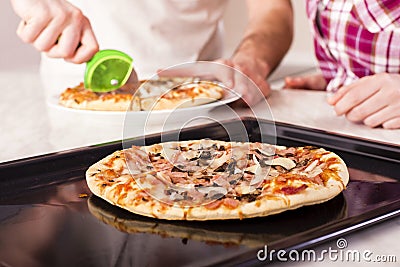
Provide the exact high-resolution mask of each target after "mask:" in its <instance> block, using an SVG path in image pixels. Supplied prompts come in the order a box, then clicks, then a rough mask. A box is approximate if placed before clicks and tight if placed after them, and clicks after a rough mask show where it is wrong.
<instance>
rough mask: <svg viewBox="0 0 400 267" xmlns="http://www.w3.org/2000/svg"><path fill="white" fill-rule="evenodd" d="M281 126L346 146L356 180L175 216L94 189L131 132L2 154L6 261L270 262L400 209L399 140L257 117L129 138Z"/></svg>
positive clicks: (0, 213)
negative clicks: (306, 195)
mask: <svg viewBox="0 0 400 267" xmlns="http://www.w3.org/2000/svg"><path fill="white" fill-rule="evenodd" d="M274 126H275V127H276V128H274ZM243 127H244V129H245V131H244V132H243ZM227 129H228V130H229V131H227ZM271 129H273V130H271ZM275 129H276V132H275ZM274 133H276V141H277V144H279V145H286V146H303V145H315V146H319V147H324V148H326V149H328V150H331V151H333V152H335V153H337V154H338V155H340V156H341V157H342V158H343V159H344V160H345V161H346V163H347V165H348V167H349V172H350V183H349V184H348V187H347V189H346V190H345V191H344V192H343V193H341V194H340V195H338V196H337V197H335V198H334V199H332V200H330V201H328V202H326V203H323V204H318V205H313V206H308V207H302V208H299V209H296V210H293V211H287V212H284V213H281V214H277V215H272V216H268V217H264V218H254V219H245V220H228V221H208V222H180V221H177V222H174V221H163V220H157V219H151V218H146V217H142V216H138V215H134V214H131V213H129V212H126V211H124V210H122V209H120V208H117V207H114V206H112V205H110V204H108V203H106V202H105V201H103V200H101V199H99V198H97V197H95V196H92V195H91V193H90V191H89V190H88V188H87V186H86V183H85V179H84V178H85V176H84V175H85V171H86V169H87V168H88V167H89V166H90V165H91V164H93V163H95V162H96V161H98V160H99V159H101V158H103V157H104V156H106V155H108V154H110V153H112V152H113V151H115V150H118V149H121V148H122V142H121V141H116V142H112V143H107V144H100V145H95V146H88V147H83V148H79V149H75V150H69V151H63V152H57V153H52V154H47V155H43V156H37V157H31V158H27V159H21V160H16V161H11V162H5V163H1V164H0V266H3V265H4V266H210V265H218V266H232V265H242V266H252V265H265V264H266V263H268V262H269V259H267V261H260V260H259V259H258V258H257V253H258V251H260V249H264V248H265V246H268V250H269V251H271V250H272V249H274V250H279V249H284V250H290V249H297V250H301V249H305V248H309V247H312V246H315V245H317V244H320V243H322V242H325V241H328V240H332V239H335V238H338V237H339V236H342V235H344V234H347V233H350V232H353V231H356V230H360V229H363V228H365V227H368V226H370V225H373V224H375V223H379V222H382V221H384V220H387V219H390V218H393V217H395V216H397V215H399V214H400V194H399V192H400V183H399V180H400V168H399V166H400V158H399V155H400V147H399V146H396V145H390V144H385V143H378V142H372V141H368V140H362V139H356V138H352V137H348V136H341V135H338V134H333V133H328V132H324V131H320V130H314V129H309V128H304V127H299V126H294V125H289V124H284V123H275V124H274V123H273V122H270V121H266V120H257V119H255V118H241V119H237V120H229V121H224V122H219V123H211V124H207V125H206V126H204V125H203V126H195V127H190V128H184V129H181V130H180V131H172V132H168V133H164V134H162V135H161V134H155V135H150V136H146V137H140V138H133V139H130V140H127V141H126V142H125V145H126V144H127V145H130V144H144V143H145V144H152V143H156V142H160V141H168V140H176V139H177V138H179V140H189V139H199V138H212V139H219V140H228V139H229V140H231V141H247V140H249V141H261V140H273V139H274V137H273V135H274Z"/></svg>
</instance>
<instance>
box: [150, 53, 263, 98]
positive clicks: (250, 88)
mask: <svg viewBox="0 0 400 267" xmlns="http://www.w3.org/2000/svg"><path fill="white" fill-rule="evenodd" d="M249 61H250V60H249ZM253 64H254V62H252V63H251V64H245V63H240V61H235V60H234V59H219V60H216V61H211V62H204V61H200V62H194V63H188V64H183V65H179V66H176V67H173V68H168V69H164V70H160V71H159V72H158V75H159V76H160V77H200V78H202V79H209V80H218V81H219V82H221V83H222V84H224V85H225V86H226V87H227V88H229V89H233V90H234V91H236V92H237V93H238V94H240V95H241V96H242V99H243V100H244V101H245V102H246V104H247V105H250V106H251V105H253V104H255V103H257V102H258V101H260V100H261V99H263V98H264V96H266V95H268V94H269V92H270V87H269V85H268V83H267V82H266V80H265V78H263V77H266V76H267V74H265V76H264V75H263V74H261V73H260V72H257V71H255V69H256V68H255V66H254V65H253Z"/></svg>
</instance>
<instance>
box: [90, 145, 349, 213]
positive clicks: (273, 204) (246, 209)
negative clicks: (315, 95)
mask: <svg viewBox="0 0 400 267" xmlns="http://www.w3.org/2000/svg"><path fill="white" fill-rule="evenodd" d="M187 142H191V143H193V144H194V145H195V146H198V145H199V144H200V143H201V142H200V141H198V140H196V141H186V144H187ZM203 142H213V141H210V140H205V141H204V140H203ZM215 142H219V141H215ZM184 143H185V142H182V144H184ZM220 143H223V144H226V143H225V142H220ZM176 144H179V143H176ZM234 144H235V143H234ZM173 146H174V144H173V143H169V144H168V143H166V144H165V147H173ZM162 147H163V146H161V145H160V144H157V145H154V146H149V147H142V149H141V150H143V151H146V152H145V153H146V154H147V153H148V152H150V151H153V152H157V151H159V150H160V149H161V148H162ZM280 148H282V147H280ZM319 152H320V153H323V155H322V156H321V160H322V161H329V160H333V163H332V164H330V165H329V168H328V169H329V170H330V175H331V176H332V177H330V178H329V179H328V180H327V181H325V184H324V185H323V186H322V185H318V184H314V183H310V184H307V185H308V186H307V188H306V189H305V190H302V191H301V192H298V193H295V194H289V195H285V194H269V195H267V196H264V197H262V198H260V199H256V200H255V201H250V202H240V204H239V206H238V207H237V208H230V207H227V206H225V205H220V206H219V207H218V208H216V209H210V208H208V206H207V205H194V206H180V205H179V204H177V203H174V204H173V205H168V204H166V203H163V201H160V200H157V199H155V198H150V200H149V199H148V198H147V197H148V196H144V198H145V200H142V199H140V198H139V199H138V197H137V194H139V193H140V194H143V190H142V188H140V186H139V185H138V184H137V183H136V180H135V179H134V177H133V176H132V174H131V173H130V172H129V170H128V168H127V164H126V162H125V154H124V151H117V152H115V153H113V154H111V155H109V156H107V157H106V158H104V159H102V160H100V161H99V162H97V163H95V164H94V165H92V166H91V167H90V168H89V169H88V170H87V172H86V180H87V184H88V186H89V189H90V190H91V191H92V192H93V194H94V195H96V196H98V197H100V198H102V199H104V200H106V201H108V202H109V203H111V204H112V205H116V206H118V207H121V208H123V209H126V210H129V211H130V212H133V213H135V214H139V215H143V216H147V217H153V218H159V219H166V220H199V221H202V220H225V219H245V218H253V217H261V216H267V215H272V214H277V213H281V212H283V211H286V210H292V209H297V208H299V207H301V206H306V205H314V204H319V203H322V202H325V201H328V200H330V199H332V198H334V197H335V196H337V195H338V194H340V192H341V191H342V190H344V189H345V186H346V185H347V183H348V181H349V174H348V171H347V167H346V165H345V163H344V161H343V160H342V159H341V158H340V157H339V156H338V155H336V154H334V153H332V152H327V151H325V150H323V149H320V150H319ZM116 158H117V159H116ZM110 162H112V164H110ZM143 165H145V163H143ZM139 166H140V164H139ZM110 169H112V170H117V174H114V176H115V177H114V176H112V177H110V180H111V181H112V182H110V183H107V182H106V183H104V181H105V180H104V179H99V178H98V174H99V173H102V172H106V171H108V170H110ZM135 172H136V171H135ZM140 172H144V173H142V174H140V175H145V176H146V177H148V178H150V179H154V176H155V175H156V174H155V173H153V172H151V171H149V172H146V171H145V170H137V173H140ZM135 175H136V174H135Z"/></svg>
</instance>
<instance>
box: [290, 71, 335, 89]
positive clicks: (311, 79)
mask: <svg viewBox="0 0 400 267" xmlns="http://www.w3.org/2000/svg"><path fill="white" fill-rule="evenodd" d="M326 85H327V83H326V80H325V78H324V76H323V75H322V74H321V73H316V74H310V75H305V76H298V77H286V78H285V85H284V86H283V88H284V89H310V90H325V88H326Z"/></svg>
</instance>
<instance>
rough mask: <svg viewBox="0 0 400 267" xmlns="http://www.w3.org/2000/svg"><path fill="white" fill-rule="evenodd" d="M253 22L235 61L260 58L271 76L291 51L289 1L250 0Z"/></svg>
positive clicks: (251, 19) (291, 23) (250, 14)
mask: <svg viewBox="0 0 400 267" xmlns="http://www.w3.org/2000/svg"><path fill="white" fill-rule="evenodd" d="M247 6H248V17H249V21H248V24H247V27H246V30H245V33H244V36H243V38H242V41H241V43H240V44H239V46H238V47H237V49H236V51H235V53H234V55H233V56H232V58H233V60H235V59H236V58H244V57H246V58H248V59H249V60H254V59H256V60H258V61H260V64H259V65H260V66H261V67H262V68H265V69H264V70H262V71H261V72H264V73H266V74H267V75H269V74H270V73H271V72H272V71H273V70H274V69H275V68H276V67H277V66H278V64H279V63H280V61H281V60H282V58H283V57H284V55H285V54H286V52H287V51H288V50H289V47H290V44H291V42H292V37H293V11H292V7H291V3H290V1H289V0H278V1H276V0H247Z"/></svg>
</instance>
